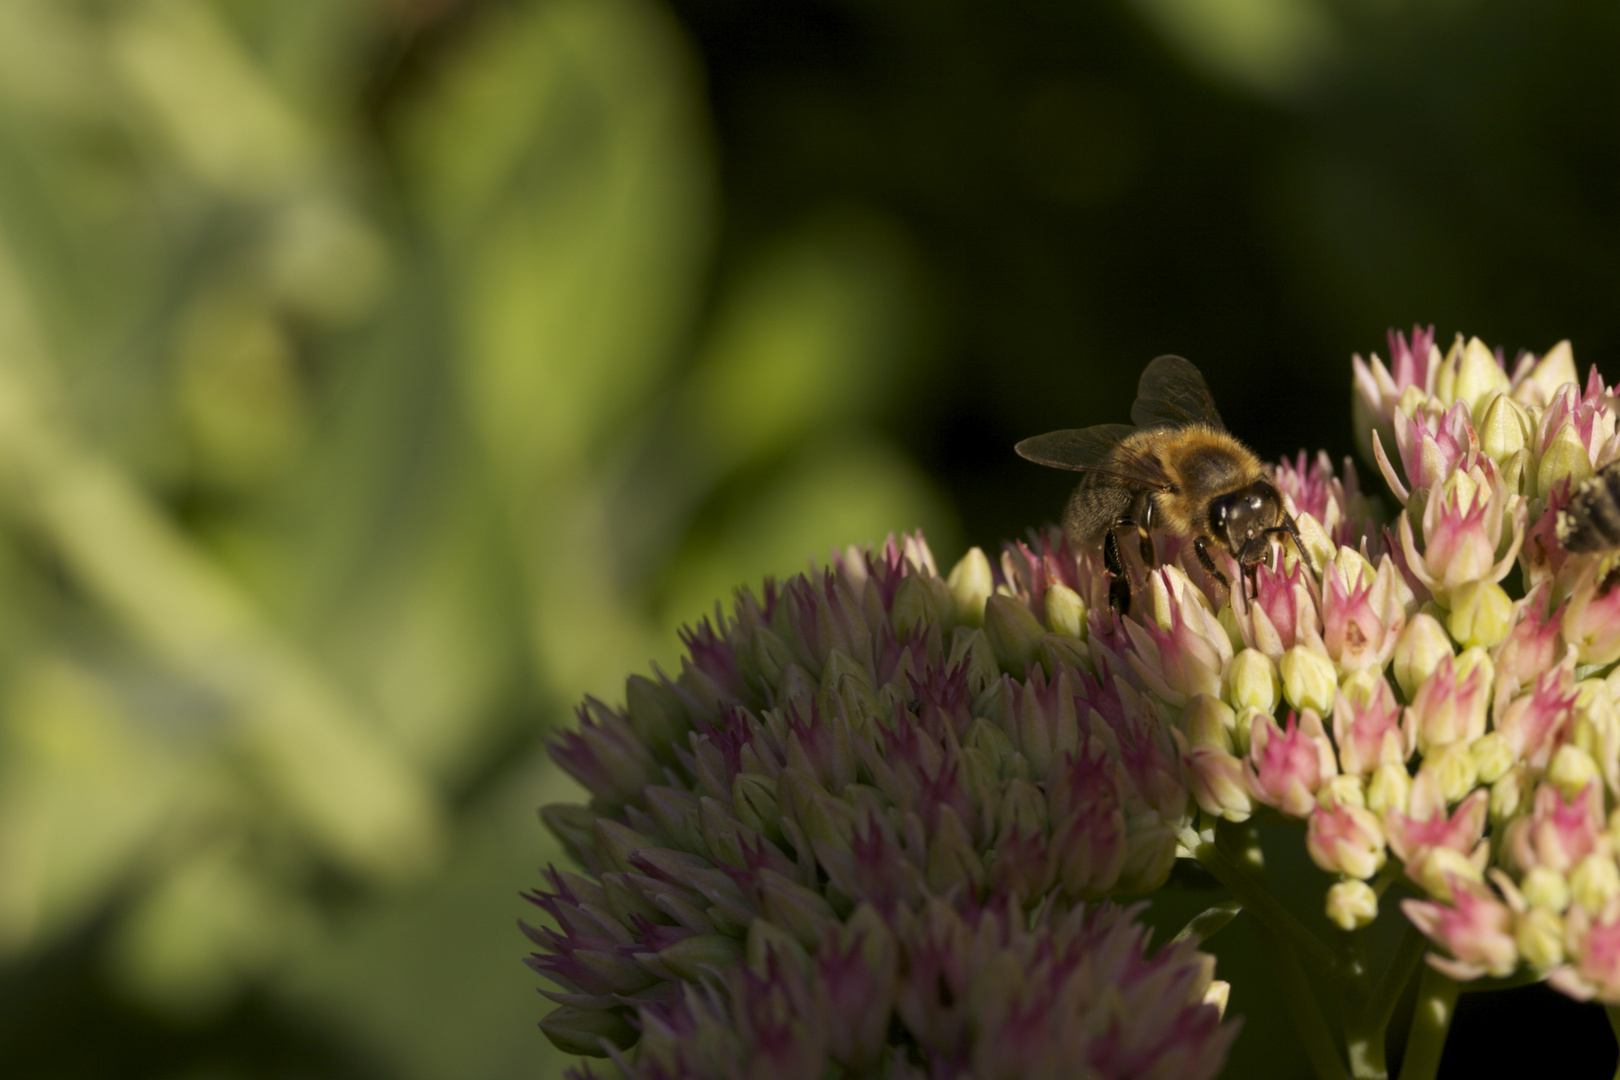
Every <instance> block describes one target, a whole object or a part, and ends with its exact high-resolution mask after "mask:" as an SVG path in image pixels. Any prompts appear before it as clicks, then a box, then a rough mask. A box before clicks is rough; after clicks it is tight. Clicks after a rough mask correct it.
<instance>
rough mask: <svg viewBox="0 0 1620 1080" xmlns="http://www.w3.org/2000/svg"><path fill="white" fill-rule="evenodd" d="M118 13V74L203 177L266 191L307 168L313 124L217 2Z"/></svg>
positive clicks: (192, 0)
mask: <svg viewBox="0 0 1620 1080" xmlns="http://www.w3.org/2000/svg"><path fill="white" fill-rule="evenodd" d="M117 18H118V21H117V23H116V26H115V29H114V31H113V34H112V39H111V42H110V46H111V52H112V56H113V58H114V60H115V61H116V63H117V65H118V70H119V72H120V74H121V75H122V76H123V77H124V78H125V79H126V80H127V81H128V84H129V87H130V89H131V90H133V91H134V92H135V94H136V96H137V98H138V100H139V101H140V102H141V103H142V104H143V105H145V106H146V107H147V109H148V110H150V113H151V117H152V120H153V122H154V123H155V124H156V125H157V126H158V128H159V129H160V130H161V131H162V132H163V133H164V134H165V135H166V136H167V137H168V139H169V140H170V142H171V144H172V145H173V147H174V150H175V153H176V155H177V156H178V158H179V159H180V160H182V161H184V162H185V163H186V164H187V165H189V166H190V167H191V169H192V170H193V171H194V172H195V173H196V175H197V177H198V178H199V179H201V180H203V181H204V182H205V183H208V184H211V185H213V186H215V187H217V188H219V189H220V190H222V191H227V192H231V193H233V194H239V195H243V196H259V197H262V196H264V195H269V194H274V193H277V192H280V191H283V190H285V189H286V188H288V187H290V186H291V185H292V184H293V183H294V182H296V181H298V180H299V179H301V178H302V176H303V174H304V173H306V172H307V171H308V170H309V169H310V168H311V166H312V164H313V162H314V157H315V147H314V144H313V139H312V137H311V134H310V132H309V131H308V130H307V129H306V128H305V127H304V125H303V123H302V122H301V121H300V119H299V117H298V116H297V115H296V114H295V113H294V112H293V111H292V110H291V109H289V108H287V106H286V104H285V103H284V102H283V101H281V99H280V97H279V96H278V95H277V93H276V91H275V88H274V87H273V86H271V85H270V84H269V83H267V82H266V81H265V80H264V78H263V76H262V75H261V74H260V73H259V72H258V71H256V70H255V68H254V64H253V62H252V61H251V60H250V59H249V58H248V57H247V56H246V55H244V53H243V51H242V49H241V46H240V45H239V44H238V43H237V42H236V41H235V40H234V39H233V37H232V36H231V34H230V32H229V30H228V28H227V27H225V26H223V25H221V23H220V21H219V19H218V17H217V16H216V15H215V14H214V11H213V9H212V6H211V5H209V4H205V3H203V2H201V0H136V2H133V3H131V4H129V5H127V6H126V7H125V8H124V10H123V11H122V12H120V14H119V16H118V17H117Z"/></svg>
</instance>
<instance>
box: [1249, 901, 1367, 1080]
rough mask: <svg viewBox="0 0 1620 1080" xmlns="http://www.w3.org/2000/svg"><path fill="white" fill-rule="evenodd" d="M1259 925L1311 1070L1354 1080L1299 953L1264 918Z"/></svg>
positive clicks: (1324, 1077) (1324, 1078)
mask: <svg viewBox="0 0 1620 1080" xmlns="http://www.w3.org/2000/svg"><path fill="white" fill-rule="evenodd" d="M1255 928H1256V930H1257V931H1258V932H1259V934H1260V944H1261V945H1262V946H1263V947H1264V948H1265V950H1266V952H1267V954H1268V955H1270V956H1271V957H1272V958H1273V960H1274V963H1273V965H1272V971H1273V973H1274V974H1275V975H1276V977H1277V982H1278V984H1279V985H1280V986H1281V988H1282V992H1283V1002H1284V1005H1285V1006H1286V1007H1287V1009H1288V1018H1289V1019H1290V1020H1292V1021H1293V1023H1294V1031H1295V1032H1296V1033H1297V1034H1298V1035H1299V1041H1300V1042H1301V1043H1302V1044H1303V1045H1304V1047H1305V1056H1306V1058H1307V1059H1309V1061H1310V1063H1311V1071H1313V1072H1314V1073H1316V1077H1317V1080H1350V1074H1349V1073H1347V1072H1346V1071H1345V1068H1344V1061H1343V1059H1342V1058H1341V1057H1340V1056H1339V1048H1338V1046H1337V1045H1335V1044H1334V1042H1333V1033H1332V1031H1330V1030H1329V1029H1328V1024H1327V1019H1326V1018H1325V1017H1324V1016H1323V1015H1322V1008H1321V1006H1320V1004H1318V1002H1317V1000H1316V992H1315V990H1313V989H1312V988H1311V983H1310V980H1309V979H1308V978H1306V976H1305V969H1304V968H1303V967H1301V966H1300V962H1299V956H1298V954H1296V953H1295V952H1294V950H1293V949H1291V948H1289V947H1288V944H1287V943H1286V942H1285V941H1284V940H1283V938H1282V936H1281V935H1280V934H1278V933H1277V932H1276V931H1275V930H1273V929H1272V928H1271V926H1270V925H1269V924H1267V923H1266V922H1265V921H1264V920H1259V921H1258V922H1257V923H1256V927H1255Z"/></svg>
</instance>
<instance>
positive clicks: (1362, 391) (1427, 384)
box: [1350, 326, 1440, 460]
mask: <svg viewBox="0 0 1620 1080" xmlns="http://www.w3.org/2000/svg"><path fill="white" fill-rule="evenodd" d="M1389 354H1390V366H1389V367H1388V368H1386V367H1384V362H1383V361H1382V360H1380V359H1379V358H1378V354H1377V353H1374V354H1373V356H1372V359H1371V360H1370V361H1369V360H1363V359H1362V358H1361V356H1360V355H1359V354H1358V355H1356V356H1355V357H1353V358H1352V359H1351V361H1350V363H1351V367H1352V370H1353V371H1354V379H1353V382H1354V386H1355V396H1354V397H1353V398H1352V408H1353V411H1354V413H1355V420H1356V425H1355V429H1356V431H1357V432H1358V433H1363V432H1371V431H1374V430H1376V431H1377V432H1378V433H1379V435H1380V436H1382V439H1383V442H1384V443H1385V444H1386V445H1393V443H1394V439H1395V429H1394V426H1393V425H1394V418H1395V414H1396V412H1397V410H1398V408H1399V406H1400V401H1401V395H1402V393H1404V392H1405V391H1406V390H1407V389H1408V388H1411V387H1415V388H1416V389H1418V390H1420V391H1423V392H1425V393H1427V392H1428V391H1429V389H1430V388H1431V387H1432V386H1433V378H1434V370H1435V369H1436V368H1438V367H1439V365H1440V352H1439V350H1438V349H1436V348H1435V347H1434V327H1432V326H1431V327H1429V328H1428V329H1427V330H1424V329H1421V328H1419V327H1416V326H1414V327H1412V340H1411V344H1410V345H1408V344H1407V339H1406V335H1405V334H1402V333H1400V332H1399V331H1396V330H1391V331H1390V332H1389ZM1366 439H1367V436H1366V435H1358V442H1357V445H1358V448H1359V449H1360V450H1361V453H1362V456H1363V457H1364V458H1367V459H1369V460H1370V459H1371V458H1372V456H1373V450H1372V446H1371V444H1370V443H1366V444H1365V445H1364V444H1363V443H1364V442H1365V440H1366Z"/></svg>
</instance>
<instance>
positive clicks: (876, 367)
mask: <svg viewBox="0 0 1620 1080" xmlns="http://www.w3.org/2000/svg"><path fill="white" fill-rule="evenodd" d="M915 277H916V269H915V267H914V266H913V265H912V253H911V251H910V249H909V247H908V245H907V243H906V241H905V239H904V236H903V234H901V232H900V231H899V229H898V228H896V226H895V225H894V224H893V223H891V222H888V221H886V220H884V219H882V218H880V217H878V216H876V215H874V214H870V213H859V212H854V211H847V210H846V211H831V212H827V213H824V214H822V215H820V216H817V217H815V218H813V219H812V220H810V221H808V222H806V223H805V224H804V225H802V226H801V227H800V229H799V230H798V232H797V234H796V235H793V236H790V237H788V238H786V239H784V240H783V241H781V242H780V243H779V244H778V245H777V246H776V247H774V248H773V249H771V250H769V251H767V252H766V253H764V254H763V255H762V256H761V257H760V258H759V259H758V260H757V262H756V263H755V264H754V265H752V266H749V267H747V268H746V269H745V270H744V271H742V272H741V273H739V274H738V275H737V279H736V280H735V281H734V282H733V284H732V287H731V288H730V289H729V290H728V291H727V292H726V294H725V297H724V300H723V301H722V305H721V308H720V311H719V314H718V316H717V319H716V322H715V325H714V328H713V330H712V332H711V335H710V337H709V339H708V341H707V343H706V345H705V348H704V350H703V355H702V357H701V360H700V362H699V365H698V367H697V368H696V369H695V370H694V372H693V375H692V378H691V379H690V380H689V382H688V383H687V385H686V387H685V390H684V392H683V394H682V398H681V409H682V418H681V419H682V425H681V432H680V436H681V438H680V441H681V442H683V443H686V444H687V445H686V446H685V447H683V449H684V450H685V451H686V454H687V455H688V461H690V463H691V467H693V469H694V471H695V472H696V473H697V474H698V475H699V476H708V477H712V476H713V475H714V473H716V472H723V471H724V470H726V469H730V468H734V467H736V465H737V464H739V463H740V462H742V461H745V460H748V459H750V458H754V457H768V456H770V455H772V454H775V453H780V452H781V451H782V450H784V449H786V448H788V447H791V446H792V445H793V444H794V443H796V442H797V441H799V440H800V439H802V438H804V437H805V436H806V435H807V434H809V433H810V432H812V431H814V430H815V429H817V428H818V427H821V426H824V425H826V424H828V423H829V422H832V423H847V422H849V421H851V420H854V419H857V418H861V417H865V416H868V415H870V414H871V413H872V412H873V411H874V410H875V409H876V408H877V407H878V406H880V405H881V404H883V403H884V402H885V401H886V400H887V399H888V398H889V397H890V395H891V394H892V393H893V392H894V390H895V383H896V378H897V376H898V375H899V373H900V371H901V369H902V367H903V365H904V363H905V361H906V360H908V359H909V357H908V356H907V355H906V353H907V351H908V349H909V348H911V347H912V339H913V338H914V337H915V333H916V329H917V328H916V326H915V325H913V323H914V322H915V315H914V312H915V310H916V302H915V291H916V285H915Z"/></svg>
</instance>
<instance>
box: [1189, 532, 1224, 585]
mask: <svg viewBox="0 0 1620 1080" xmlns="http://www.w3.org/2000/svg"><path fill="white" fill-rule="evenodd" d="M1193 554H1194V555H1197V556H1198V564H1199V565H1200V566H1202V567H1203V568H1204V569H1205V570H1206V571H1207V572H1208V573H1209V576H1210V577H1212V578H1214V579H1215V580H1216V581H1218V582H1220V583H1221V588H1223V589H1225V590H1226V591H1227V592H1231V591H1232V582H1231V581H1230V580H1228V579H1227V576H1226V575H1225V574H1223V573H1221V571H1220V569H1219V568H1218V567H1217V566H1216V565H1215V560H1214V559H1212V558H1210V557H1209V543H1208V541H1206V540H1205V539H1204V538H1203V537H1202V536H1195V537H1193Z"/></svg>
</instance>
